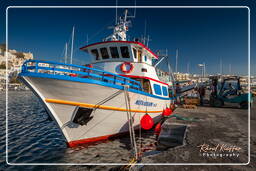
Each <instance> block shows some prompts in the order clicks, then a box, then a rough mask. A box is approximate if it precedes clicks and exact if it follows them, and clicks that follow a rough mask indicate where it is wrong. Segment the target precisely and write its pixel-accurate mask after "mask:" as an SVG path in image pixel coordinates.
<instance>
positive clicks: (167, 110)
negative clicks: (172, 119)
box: [162, 107, 172, 116]
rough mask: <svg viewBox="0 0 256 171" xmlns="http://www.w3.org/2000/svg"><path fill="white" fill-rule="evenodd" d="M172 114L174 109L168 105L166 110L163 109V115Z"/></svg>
mask: <svg viewBox="0 0 256 171" xmlns="http://www.w3.org/2000/svg"><path fill="white" fill-rule="evenodd" d="M171 114H172V109H170V108H168V107H167V108H166V109H165V110H163V113H162V116H169V115H171Z"/></svg>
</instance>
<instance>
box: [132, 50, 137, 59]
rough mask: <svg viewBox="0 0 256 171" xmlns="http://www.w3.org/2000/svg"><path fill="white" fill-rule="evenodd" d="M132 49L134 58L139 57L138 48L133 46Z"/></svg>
mask: <svg viewBox="0 0 256 171" xmlns="http://www.w3.org/2000/svg"><path fill="white" fill-rule="evenodd" d="M132 50H133V55H134V59H137V50H136V49H135V48H133V49H132Z"/></svg>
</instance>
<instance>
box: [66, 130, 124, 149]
mask: <svg viewBox="0 0 256 171" xmlns="http://www.w3.org/2000/svg"><path fill="white" fill-rule="evenodd" d="M128 133H129V132H122V133H117V134H112V135H105V136H100V137H93V138H86V139H81V140H75V141H70V142H67V145H68V147H76V146H79V145H85V144H86V145H90V144H94V143H96V142H100V141H106V140H110V139H111V138H117V137H119V136H123V135H126V134H128Z"/></svg>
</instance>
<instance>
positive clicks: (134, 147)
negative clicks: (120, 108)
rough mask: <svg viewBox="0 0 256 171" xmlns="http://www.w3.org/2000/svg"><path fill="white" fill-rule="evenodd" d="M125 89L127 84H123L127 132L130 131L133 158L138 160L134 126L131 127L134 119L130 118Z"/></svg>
mask: <svg viewBox="0 0 256 171" xmlns="http://www.w3.org/2000/svg"><path fill="white" fill-rule="evenodd" d="M127 89H128V86H124V94H125V104H126V109H127V119H128V124H129V133H130V138H131V146H132V148H133V150H134V156H135V159H136V160H138V151H137V145H136V139H135V132H134V127H133V123H134V121H133V119H132V114H131V103H130V97H129V94H128V91H127Z"/></svg>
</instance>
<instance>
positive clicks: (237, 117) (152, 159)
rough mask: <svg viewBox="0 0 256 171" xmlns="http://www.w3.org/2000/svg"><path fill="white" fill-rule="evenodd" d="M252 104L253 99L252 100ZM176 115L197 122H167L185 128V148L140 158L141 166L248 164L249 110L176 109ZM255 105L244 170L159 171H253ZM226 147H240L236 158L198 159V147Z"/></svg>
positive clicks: (200, 168) (215, 168) (149, 168)
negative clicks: (190, 118) (222, 145)
mask: <svg viewBox="0 0 256 171" xmlns="http://www.w3.org/2000/svg"><path fill="white" fill-rule="evenodd" d="M254 100H255V99H254ZM174 113H176V114H179V115H181V116H184V117H192V118H196V119H198V121H197V122H192V121H183V120H177V119H174V118H170V119H169V120H167V121H166V122H171V123H172V124H186V125H187V126H188V130H187V134H186V137H185V144H184V145H183V146H178V147H175V148H169V149H168V150H166V151H163V152H162V153H160V154H157V155H154V156H149V157H145V158H143V161H142V162H143V163H230V164H235V163H247V162H248V110H244V109H238V108H235V107H224V108H213V107H200V106H199V107H198V108H197V109H184V108H177V109H176V110H175V112H174ZM255 115H256V103H255V101H254V104H253V106H252V108H251V124H250V125H251V150H250V151H251V161H250V164H249V165H247V166H241V165H240V166H239V165H236V166H235V165H229V166H161V170H195V171H197V170H254V169H255V168H256V162H255V161H256V133H255V131H253V130H256V116H255ZM203 143H205V144H209V145H211V146H214V145H215V146H216V145H217V144H227V145H230V146H232V145H233V146H237V147H240V148H241V150H240V151H239V157H222V158H221V157H216V158H213V157H206V156H202V155H200V148H199V147H198V146H199V145H201V144H203ZM158 169H160V167H159V166H144V167H143V169H142V170H158Z"/></svg>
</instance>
